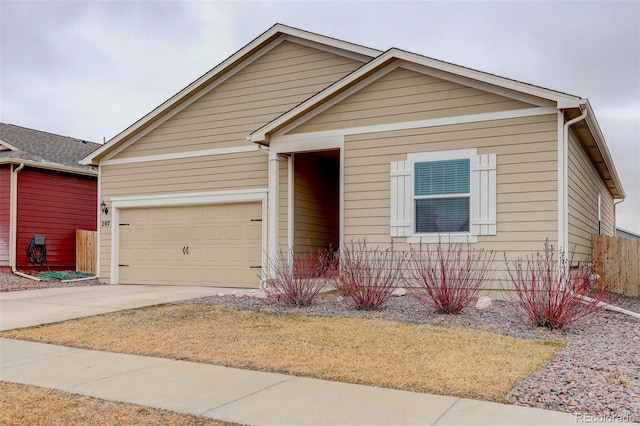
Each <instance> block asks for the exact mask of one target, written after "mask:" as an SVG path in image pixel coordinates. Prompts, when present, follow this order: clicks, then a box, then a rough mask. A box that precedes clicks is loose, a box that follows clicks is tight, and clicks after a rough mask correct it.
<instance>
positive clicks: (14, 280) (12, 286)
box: [0, 272, 103, 292]
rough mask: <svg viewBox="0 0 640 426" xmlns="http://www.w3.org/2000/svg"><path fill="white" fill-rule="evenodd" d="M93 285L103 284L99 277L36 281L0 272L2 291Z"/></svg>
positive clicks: (0, 288) (0, 289)
mask: <svg viewBox="0 0 640 426" xmlns="http://www.w3.org/2000/svg"><path fill="white" fill-rule="evenodd" d="M92 285H103V284H102V283H101V282H100V281H99V280H98V278H92V279H90V280H80V281H71V282H62V281H60V280H47V281H34V280H31V279H29V278H24V277H21V276H18V275H15V274H5V273H3V272H0V292H4V291H21V290H37V289H41V288H53V287H86V286H92Z"/></svg>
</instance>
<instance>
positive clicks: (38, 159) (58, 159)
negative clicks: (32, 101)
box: [0, 123, 101, 176]
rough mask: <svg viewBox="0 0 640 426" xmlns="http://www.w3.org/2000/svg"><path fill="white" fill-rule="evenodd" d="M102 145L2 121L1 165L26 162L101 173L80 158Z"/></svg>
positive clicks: (44, 166)
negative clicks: (84, 163)
mask: <svg viewBox="0 0 640 426" xmlns="http://www.w3.org/2000/svg"><path fill="white" fill-rule="evenodd" d="M100 146H101V145H100V144H97V143H93V142H87V141H84V140H81V139H76V138H71V137H67V136H61V135H56V134H53V133H48V132H43V131H40V130H34V129H28V128H26V127H21V126H16V125H14V124H7V123H0V164H2V163H5V164H7V163H9V164H19V163H24V164H26V165H29V166H33V167H38V168H44V169H49V170H57V171H64V172H68V173H76V174H83V175H91V176H97V172H96V171H95V170H93V169H91V167H89V166H85V165H81V164H80V160H82V159H83V158H84V157H86V156H87V155H89V154H90V153H91V152H93V151H95V150H96V149H97V148H98V147H100Z"/></svg>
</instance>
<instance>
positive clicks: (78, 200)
mask: <svg viewBox="0 0 640 426" xmlns="http://www.w3.org/2000/svg"><path fill="white" fill-rule="evenodd" d="M99 146H100V145H99V144H96V143H92V142H87V141H83V140H79V139H75V138H70V137H66V136H60V135H54V134H52V133H47V132H42V131H39V130H33V129H27V128H24V127H20V126H15V125H12V124H5V123H0V271H2V272H10V271H12V270H27V271H28V270H38V269H40V268H47V267H48V268H50V269H52V270H75V265H76V254H75V239H76V229H86V230H93V231H95V230H96V228H97V220H98V219H97V213H98V173H97V171H96V170H94V169H92V168H91V167H89V166H83V165H80V163H79V161H80V160H81V159H82V158H84V157H85V156H87V155H88V154H89V153H91V152H92V151H94V150H95V149H96V148H98V147H99Z"/></svg>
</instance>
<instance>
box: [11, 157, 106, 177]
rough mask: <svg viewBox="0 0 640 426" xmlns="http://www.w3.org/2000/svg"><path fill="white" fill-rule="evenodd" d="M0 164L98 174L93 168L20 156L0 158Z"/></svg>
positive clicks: (89, 174) (75, 173)
mask: <svg viewBox="0 0 640 426" xmlns="http://www.w3.org/2000/svg"><path fill="white" fill-rule="evenodd" d="M0 164H24V165H25V166H28V167H33V168H37V169H45V170H54V171H57V172H65V173H71V174H74V175H84V176H94V177H97V176H98V172H97V171H95V170H93V169H77V168H75V167H70V166H63V165H61V164H53V163H44V162H38V161H33V160H21V159H20V158H0Z"/></svg>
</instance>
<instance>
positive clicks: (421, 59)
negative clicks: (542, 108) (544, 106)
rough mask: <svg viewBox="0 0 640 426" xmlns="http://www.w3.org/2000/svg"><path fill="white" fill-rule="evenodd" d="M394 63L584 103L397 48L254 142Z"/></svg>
mask: <svg viewBox="0 0 640 426" xmlns="http://www.w3.org/2000/svg"><path fill="white" fill-rule="evenodd" d="M395 61H405V62H408V63H411V64H416V65H420V66H423V67H426V68H429V69H430V70H432V71H434V72H437V73H439V74H442V73H446V74H450V75H454V76H457V77H462V78H465V79H469V80H472V81H477V82H482V83H486V84H489V85H492V86H496V87H500V88H502V89H506V90H507V91H511V92H513V93H514V94H526V95H529V96H531V97H534V98H540V99H546V100H549V101H553V102H555V103H557V104H558V108H559V109H560V108H578V107H579V106H580V104H581V103H583V100H582V99H581V98H580V97H578V96H573V95H569V94H566V93H562V92H558V91H555V90H550V89H545V88H543V87H539V86H534V85H531V84H527V83H523V82H520V81H517V80H511V79H508V78H504V77H499V76H497V75H495V74H489V73H485V72H482V71H477V70H474V69H471V68H466V67H463V66H460V65H455V64H451V63H449V62H444V61H439V60H437V59H433V58H428V57H426V56H422V55H418V54H416V53H411V52H407V51H404V50H401V49H397V48H391V49H389V50H387V51H386V52H384V53H383V54H381V55H380V56H378V57H377V58H375V59H373V60H372V61H370V62H368V63H367V64H365V65H363V66H362V67H360V68H358V69H357V70H355V71H354V72H352V73H351V74H349V75H347V76H346V77H344V78H343V79H341V80H339V81H337V82H336V83H334V84H332V85H331V86H329V87H327V88H326V89H324V90H323V91H321V92H319V93H317V94H316V95H314V96H312V97H311V98H309V99H307V100H306V101H304V102H302V103H301V104H299V105H298V106H296V107H294V108H292V109H291V110H289V111H288V112H286V113H285V114H282V115H281V116H280V117H278V118H276V119H275V120H273V121H271V122H270V123H267V124H265V125H264V126H262V127H261V128H259V129H257V130H256V131H254V132H253V133H251V135H250V140H251V141H252V142H258V143H259V142H268V138H269V135H270V134H272V133H274V132H276V131H278V130H280V129H282V128H283V127H284V126H285V125H287V124H290V123H292V122H293V121H295V120H296V119H298V118H300V117H302V116H304V115H305V114H307V113H308V112H310V111H311V110H313V109H315V108H317V107H318V106H320V105H322V104H324V103H325V102H327V101H329V100H331V99H333V98H334V97H336V96H338V95H340V94H341V93H344V92H345V91H347V90H349V89H350V88H352V87H353V86H355V85H356V84H357V83H359V82H360V81H362V80H364V79H365V78H367V77H368V76H371V75H373V74H374V73H375V72H377V71H379V70H381V69H383V68H385V67H386V66H388V65H390V64H391V63H393V62H395Z"/></svg>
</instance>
